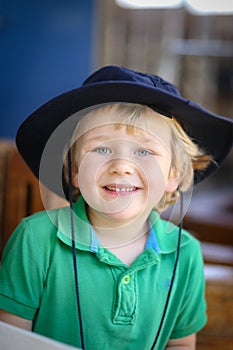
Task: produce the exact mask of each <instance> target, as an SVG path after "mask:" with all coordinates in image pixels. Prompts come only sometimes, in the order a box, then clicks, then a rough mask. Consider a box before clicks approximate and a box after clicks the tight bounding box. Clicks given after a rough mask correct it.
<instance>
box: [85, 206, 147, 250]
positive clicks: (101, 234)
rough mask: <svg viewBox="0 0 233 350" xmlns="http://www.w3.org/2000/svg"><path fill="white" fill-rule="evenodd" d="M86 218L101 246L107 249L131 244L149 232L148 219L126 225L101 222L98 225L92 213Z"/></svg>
mask: <svg viewBox="0 0 233 350" xmlns="http://www.w3.org/2000/svg"><path fill="white" fill-rule="evenodd" d="M88 216H89V220H90V223H91V225H92V227H93V229H94V231H95V233H96V235H97V237H98V238H99V240H100V242H101V244H102V246H104V247H106V248H108V249H110V248H117V247H124V246H127V245H129V244H132V243H134V242H136V241H138V240H140V239H141V238H142V237H145V236H147V234H148V232H149V223H148V218H144V217H140V218H137V219H135V220H133V221H132V222H127V223H124V222H115V221H112V220H101V223H100V221H99V220H97V218H96V217H95V215H93V213H90V212H89V213H88Z"/></svg>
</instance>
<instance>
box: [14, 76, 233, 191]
mask: <svg viewBox="0 0 233 350" xmlns="http://www.w3.org/2000/svg"><path fill="white" fill-rule="evenodd" d="M111 102H128V103H138V104H143V105H148V106H150V107H151V108H153V109H155V110H156V111H159V112H160V113H161V114H164V115H166V116H174V117H175V118H176V119H177V120H178V121H179V122H180V123H181V124H182V126H183V128H184V129H185V131H186V132H187V134H188V135H189V136H190V137H191V138H192V139H193V141H194V142H196V143H197V144H198V145H199V146H200V147H201V148H202V149H204V150H205V151H206V153H207V154H211V155H212V156H213V159H214V162H212V163H211V164H210V165H209V167H208V168H207V169H206V170H204V171H201V172H199V171H196V172H195V177H194V183H195V184H197V183H199V182H200V181H202V180H203V179H204V178H206V177H207V176H209V175H210V174H211V173H213V171H215V170H216V169H217V168H218V167H219V166H220V165H221V164H222V162H223V160H224V159H225V157H226V156H227V154H228V153H229V151H230V150H231V148H232V142H233V121H232V120H231V119H228V118H225V117H221V116H218V115H216V114H213V113H211V112H209V111H208V110H206V109H204V108H202V107H201V106H200V105H197V104H195V103H194V102H192V101H189V100H187V99H185V98H183V97H181V96H177V95H175V94H173V93H171V92H169V91H165V90H164V89H161V88H159V87H156V86H148V85H147V84H144V83H139V82H134V81H130V82H128V81H122V80H119V81H118V80H114V81H106V82H105V81H103V82H94V83H90V84H87V85H83V86H81V87H79V88H77V89H74V90H71V91H69V92H67V93H64V94H62V95H60V96H58V97H56V98H54V99H52V100H50V101H49V102H47V103H45V104H44V105H43V106H42V107H40V108H39V109H37V110H36V111H35V112H34V113H32V114H31V115H30V116H29V117H28V118H27V119H26V120H25V121H24V122H23V124H22V125H21V126H20V128H19V130H18V132H17V136H16V144H17V147H18V150H19V152H20V153H21V155H22V157H23V158H24V160H25V161H26V163H27V164H28V166H29V168H30V169H31V170H32V172H33V173H34V174H35V176H36V177H37V178H38V179H40V181H41V182H42V183H43V184H44V185H46V186H47V187H48V188H49V189H51V190H52V191H54V192H55V193H57V194H58V195H61V196H62V197H64V192H63V190H62V186H61V179H59V178H57V179H54V174H60V171H61V169H60V168H61V164H62V161H63V160H62V158H63V151H64V148H65V147H66V145H67V140H68V139H69V138H70V136H71V135H72V131H73V130H74V128H75V126H76V123H77V121H78V120H79V119H80V118H81V117H82V114H81V113H77V112H79V111H82V110H85V109H86V108H89V107H91V106H95V105H100V104H104V103H111ZM73 115H75V118H73V119H72V118H71V117H72V116H73ZM68 119H70V122H69V123H67V125H68V127H66V128H65V129H61V131H60V132H58V134H57V138H56V140H57V141H59V142H57V143H56V145H54V146H53V148H54V149H53V151H52V155H51V156H50V157H49V161H48V162H47V163H48V164H46V166H44V170H43V171H42V172H41V171H40V167H41V159H42V157H43V152H44V150H45V149H46V145H47V144H48V141H49V139H51V136H52V135H53V133H54V131H55V130H59V126H60V125H61V124H62V123H64V122H65V121H67V120H68ZM49 173H51V175H50V176H49V175H48V174H49ZM57 177H58V176H57ZM61 192H62V193H61Z"/></svg>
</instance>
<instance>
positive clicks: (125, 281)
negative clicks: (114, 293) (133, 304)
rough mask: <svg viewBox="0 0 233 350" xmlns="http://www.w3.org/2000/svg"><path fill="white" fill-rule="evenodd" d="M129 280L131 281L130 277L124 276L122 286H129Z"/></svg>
mask: <svg viewBox="0 0 233 350" xmlns="http://www.w3.org/2000/svg"><path fill="white" fill-rule="evenodd" d="M130 280H131V277H130V275H126V276H125V277H124V278H123V283H124V284H129V282H130Z"/></svg>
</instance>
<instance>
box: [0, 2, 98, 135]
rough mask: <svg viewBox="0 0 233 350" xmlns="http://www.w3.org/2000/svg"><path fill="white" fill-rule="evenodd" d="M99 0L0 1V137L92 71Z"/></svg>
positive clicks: (74, 85)
mask: <svg viewBox="0 0 233 350" xmlns="http://www.w3.org/2000/svg"><path fill="white" fill-rule="evenodd" d="M93 5H94V0H20V1H18V0H7V1H2V2H1V4H0V46H1V49H0V50H1V54H0V57H1V58H0V137H1V138H3V137H6V138H13V137H14V136H15V133H16V130H17V128H18V126H19V124H20V123H21V122H22V120H23V119H25V117H27V116H28V114H30V113H31V112H32V111H33V110H35V109H36V108H37V107H39V106H40V105H41V104H42V103H44V102H46V101H47V100H48V99H50V98H52V97H54V96H56V95H58V94H60V93H62V92H64V91H66V90H69V89H72V88H74V87H76V86H78V85H79V84H80V83H81V82H82V81H83V80H84V79H85V78H86V76H87V75H88V74H89V73H90V70H91V63H92V59H91V57H92V46H93V45H92V35H93V16H94V6H93Z"/></svg>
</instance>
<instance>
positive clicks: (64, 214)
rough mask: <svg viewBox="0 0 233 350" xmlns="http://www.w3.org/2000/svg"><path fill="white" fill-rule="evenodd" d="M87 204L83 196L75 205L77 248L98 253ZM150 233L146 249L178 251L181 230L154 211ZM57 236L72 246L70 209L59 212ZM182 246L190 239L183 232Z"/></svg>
mask: <svg viewBox="0 0 233 350" xmlns="http://www.w3.org/2000/svg"><path fill="white" fill-rule="evenodd" d="M85 207H86V204H85V201H84V199H83V198H82V196H79V198H78V200H77V202H76V203H74V205H73V219H74V228H75V246H76V248H78V249H81V250H87V251H91V252H95V253H96V252H98V248H99V246H100V242H99V240H98V237H97V236H96V234H95V232H94V230H93V229H92V227H91V225H90V223H89V220H88V217H87V214H86V208H85ZM149 222H150V231H149V236H148V239H147V242H146V249H149V248H152V249H154V250H155V252H156V253H162V254H163V253H171V252H173V251H175V250H176V249H177V239H178V232H179V228H178V227H177V226H175V225H173V224H172V223H170V222H168V221H165V220H162V219H161V218H160V217H159V214H158V213H157V212H156V211H152V212H151V214H150V217H149ZM57 226H58V232H57V236H58V238H59V239H60V240H62V241H63V242H64V243H66V244H67V245H70V246H71V245H72V238H71V237H72V236H71V213H70V208H69V207H66V208H62V209H60V210H59V212H58V223H57ZM182 233H184V234H182V240H181V246H183V245H185V244H186V243H187V242H188V240H189V238H188V234H187V233H186V232H185V231H184V230H183V231H182Z"/></svg>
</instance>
